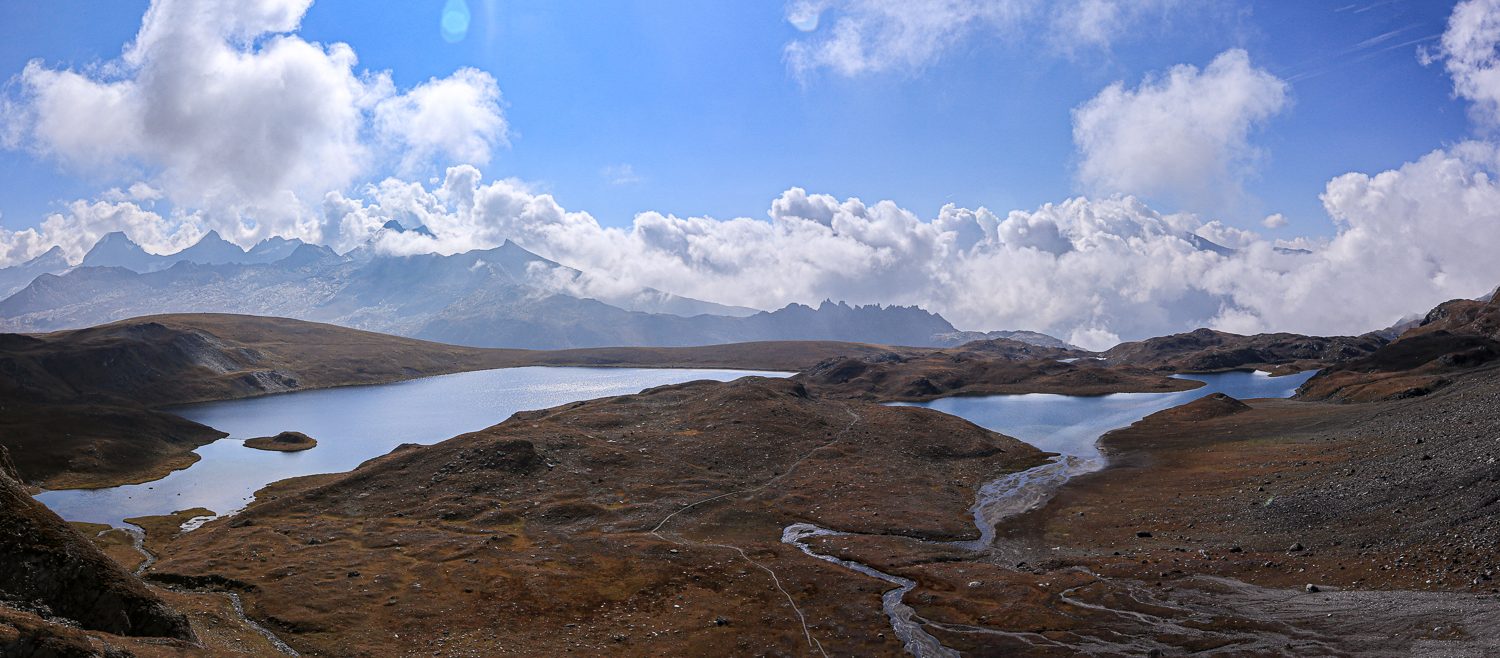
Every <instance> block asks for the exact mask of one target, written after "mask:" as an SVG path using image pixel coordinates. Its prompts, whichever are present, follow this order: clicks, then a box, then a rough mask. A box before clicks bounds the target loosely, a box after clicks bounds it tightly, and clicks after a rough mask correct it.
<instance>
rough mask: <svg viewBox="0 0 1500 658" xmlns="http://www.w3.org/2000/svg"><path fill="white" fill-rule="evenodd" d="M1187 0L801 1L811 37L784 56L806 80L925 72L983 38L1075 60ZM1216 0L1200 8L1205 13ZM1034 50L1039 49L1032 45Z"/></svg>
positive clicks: (793, 17)
mask: <svg viewBox="0 0 1500 658" xmlns="http://www.w3.org/2000/svg"><path fill="white" fill-rule="evenodd" d="M1182 4H1184V3H1182V2H1180V0H1057V1H1043V0H795V1H793V2H790V3H788V4H787V6H786V13H785V18H786V21H787V22H788V23H790V24H791V25H792V26H793V27H795V28H797V29H798V30H800V31H802V32H804V33H806V36H803V37H801V38H798V39H796V40H793V41H791V42H789V43H788V44H787V45H786V48H785V51H784V55H785V58H786V62H787V65H788V66H789V67H790V68H791V69H792V71H793V72H794V73H795V74H797V75H798V76H799V77H803V78H805V77H807V76H808V75H809V74H811V73H813V72H814V71H818V70H827V71H830V72H833V73H835V74H838V75H842V76H848V77H853V76H860V75H868V74H878V73H885V72H906V73H911V72H915V71H920V70H921V69H923V68H926V67H927V66H930V65H932V64H934V63H936V62H937V61H938V60H939V59H941V58H942V57H943V56H945V55H947V54H948V53H949V52H951V51H954V50H959V49H961V48H963V47H964V46H965V45H967V44H968V43H969V42H970V41H972V40H975V39H979V38H997V37H998V38H1005V39H1007V40H1010V41H1014V42H1023V43H1026V42H1028V41H1030V40H1035V41H1036V42H1038V43H1040V44H1042V45H1043V48H1041V49H1042V50H1048V49H1050V50H1053V51H1056V52H1058V53H1060V54H1063V55H1066V56H1069V57H1072V56H1076V55H1078V54H1080V53H1081V52H1084V51H1090V52H1107V51H1108V50H1109V49H1110V48H1111V47H1112V46H1113V45H1114V43H1115V42H1116V41H1117V40H1119V39H1121V38H1126V37H1131V36H1137V37H1138V36H1140V35H1141V34H1142V33H1143V32H1144V31H1145V30H1144V29H1143V26H1144V25H1145V24H1146V23H1147V22H1148V21H1153V20H1154V21H1156V22H1160V18H1161V17H1163V16H1165V15H1167V14H1168V13H1170V12H1173V11H1177V10H1178V7H1179V6H1180V5H1182ZM1215 4H1217V3H1216V2H1208V3H1197V4H1194V5H1193V7H1194V8H1195V9H1198V10H1201V9H1204V8H1206V7H1210V6H1213V5H1215ZM1026 45H1027V46H1028V47H1030V46H1031V45H1032V44H1030V43H1026Z"/></svg>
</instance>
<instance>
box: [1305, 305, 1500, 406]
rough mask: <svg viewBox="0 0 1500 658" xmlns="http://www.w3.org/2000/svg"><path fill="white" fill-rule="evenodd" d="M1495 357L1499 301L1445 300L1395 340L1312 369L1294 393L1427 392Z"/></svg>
mask: <svg viewBox="0 0 1500 658" xmlns="http://www.w3.org/2000/svg"><path fill="white" fill-rule="evenodd" d="M1496 360H1500V301H1497V300H1496V299H1495V298H1494V296H1493V295H1492V296H1491V297H1490V298H1489V299H1487V300H1484V301H1476V300H1467V299H1459V300H1453V301H1450V302H1445V303H1443V304H1442V305H1440V306H1438V307H1437V308H1435V309H1433V310H1432V311H1431V312H1430V313H1428V314H1427V315H1426V316H1425V317H1424V318H1423V319H1422V320H1421V321H1420V322H1419V323H1417V324H1416V325H1415V326H1413V327H1411V328H1410V329H1408V330H1407V331H1406V332H1405V333H1403V334H1401V336H1400V337H1398V338H1397V339H1396V340H1395V341H1393V342H1391V343H1390V344H1388V345H1385V346H1383V347H1381V348H1380V349H1378V350H1376V351H1374V352H1372V353H1370V354H1369V355H1366V356H1363V357H1360V358H1357V359H1352V360H1349V361H1346V362H1343V363H1340V364H1337V365H1334V366H1332V367H1329V368H1328V369H1326V370H1325V371H1323V372H1320V373H1318V375H1317V376H1315V377H1314V378H1313V379H1311V380H1309V381H1308V382H1307V383H1306V384H1304V385H1303V387H1302V390H1301V392H1300V397H1302V398H1304V399H1312V400H1335V401H1344V402H1369V401H1374V400H1390V399H1399V398H1411V397H1418V396H1422V395H1427V394H1428V393H1431V392H1433V391H1435V390H1437V389H1440V388H1443V387H1445V386H1448V385H1449V384H1452V383H1453V382H1454V381H1455V378H1456V377H1458V376H1460V375H1462V374H1463V373H1466V372H1468V371H1471V370H1473V369H1475V368H1480V367H1484V366H1486V365H1488V364H1491V363H1493V362H1495V361H1496Z"/></svg>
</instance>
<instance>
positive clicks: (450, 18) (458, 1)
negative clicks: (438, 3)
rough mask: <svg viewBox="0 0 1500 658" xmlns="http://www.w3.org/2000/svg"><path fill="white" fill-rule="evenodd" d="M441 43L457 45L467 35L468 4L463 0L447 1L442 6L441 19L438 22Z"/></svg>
mask: <svg viewBox="0 0 1500 658" xmlns="http://www.w3.org/2000/svg"><path fill="white" fill-rule="evenodd" d="M440 24H441V27H442V32H443V41H447V42H448V43H458V42H460V41H463V40H464V37H466V36H468V34H469V3H467V2H464V0H448V3H447V4H445V5H443V18H442V20H441V21H440Z"/></svg>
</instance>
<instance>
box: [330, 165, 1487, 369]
mask: <svg viewBox="0 0 1500 658" xmlns="http://www.w3.org/2000/svg"><path fill="white" fill-rule="evenodd" d="M1497 161H1500V158H1497V155H1496V151H1495V149H1494V147H1492V146H1489V145H1486V144H1480V143H1471V144H1465V145H1461V146H1459V147H1455V148H1453V149H1450V150H1445V151H1436V152H1434V153H1432V154H1429V155H1428V156H1426V157H1424V158H1422V159H1421V160H1419V161H1417V162H1414V163H1410V164H1408V165H1406V166H1404V167H1402V168H1401V169H1398V170H1394V171H1389V172H1383V173H1380V174H1378V175H1375V176H1366V175H1364V174H1348V175H1345V176H1341V177H1339V178H1337V179H1335V180H1333V181H1331V182H1330V183H1329V184H1328V189H1327V191H1326V192H1325V194H1324V195H1323V198H1324V203H1325V205H1326V206H1327V208H1328V212H1329V214H1330V215H1331V216H1332V217H1333V218H1335V220H1336V224H1335V227H1334V228H1335V230H1336V234H1335V236H1334V237H1333V238H1332V239H1330V240H1327V241H1324V242H1321V243H1320V242H1314V241H1309V240H1306V239H1302V240H1297V241H1292V242H1285V241H1277V242H1274V243H1273V242H1268V241H1266V240H1265V239H1263V238H1261V237H1260V236H1258V235H1256V234H1255V233H1253V232H1250V231H1244V230H1241V229H1236V228H1234V227H1231V226H1227V225H1224V224H1223V223H1221V222H1216V221H1215V222H1204V221H1202V220H1201V219H1199V218H1198V217H1196V216H1194V215H1188V214H1162V213H1159V212H1157V211H1155V210H1152V209H1151V208H1150V207H1148V206H1147V205H1146V204H1144V203H1143V202H1141V201H1139V200H1137V199H1135V198H1131V197H1107V198H1100V199H1086V198H1076V199H1069V200H1067V201H1064V202H1061V203H1056V204H1047V205H1044V206H1042V207H1040V208H1037V209H1035V210H1031V211H1011V212H1009V213H1006V214H1005V215H1004V216H1003V218H1002V216H1000V215H997V214H996V213H993V212H991V211H989V210H987V209H984V208H978V209H966V208H959V207H956V206H952V205H949V206H945V207H943V208H942V209H940V210H939V212H938V213H937V216H935V217H930V218H924V217H922V216H920V215H918V214H917V213H915V212H912V211H910V210H908V209H905V208H901V207H899V206H897V205H896V204H894V203H892V202H890V201H880V202H877V203H867V202H864V201H861V200H859V199H843V200H840V199H837V198H835V197H832V196H828V195H822V194H810V193H808V192H806V191H804V190H802V189H800V188H792V189H789V190H787V191H786V192H784V193H783V194H781V195H780V196H779V197H778V198H776V199H774V200H772V202H771V204H770V208H769V210H768V213H767V214H768V220H761V219H750V218H736V219H725V220H721V219H714V218H708V217H677V216H673V215H664V214H661V213H655V212H647V213H641V214H640V215H638V216H636V218H635V221H634V222H633V223H632V224H631V225H630V226H627V227H606V226H602V225H600V224H599V222H598V221H596V220H595V219H594V218H593V217H592V216H590V215H589V214H587V213H583V212H576V211H569V210H567V209H566V208H564V207H562V206H561V205H560V204H559V203H558V202H557V201H556V200H555V199H554V198H553V197H551V196H550V195H547V194H539V193H537V192H535V191H534V190H531V189H529V188H528V187H527V186H526V185H525V184H523V183H521V182H518V181H514V180H499V181H493V182H488V183H486V182H484V181H483V180H482V176H481V175H480V172H479V171H478V170H476V169H474V168H472V167H455V168H453V169H450V170H449V172H448V175H447V176H446V178H445V179H444V180H443V181H442V182H441V183H440V184H438V185H435V186H432V187H431V188H428V187H424V186H422V185H420V184H416V183H409V182H404V181H399V180H389V181H386V182H385V183H382V184H381V185H378V186H370V187H367V188H365V189H364V190H363V193H362V195H361V196H360V198H356V199H349V198H344V197H342V196H338V195H330V199H329V202H328V204H327V207H328V209H329V213H328V214H329V216H328V221H329V223H330V227H334V228H330V231H335V230H337V231H342V232H343V238H342V240H343V244H345V245H346V246H352V245H357V244H362V243H364V242H365V241H366V240H368V239H369V238H370V237H371V236H373V235H375V234H376V230H377V229H378V227H379V226H380V225H381V224H383V223H384V222H385V221H387V220H389V219H400V220H401V221H403V223H405V224H407V225H408V226H411V225H414V224H416V223H422V224H425V225H426V226H428V227H429V228H430V229H432V230H433V232H434V233H435V237H433V238H427V237H424V236H420V235H417V234H413V233H410V232H408V233H403V234H392V233H389V232H385V233H381V234H380V236H381V238H380V240H381V241H380V242H379V243H378V244H377V248H378V249H381V250H383V251H386V252H391V253H420V252H428V251H433V250H438V251H442V252H444V253H453V252H458V251H464V250H468V249H474V248H485V247H492V246H495V245H498V244H500V243H501V242H503V241H504V240H505V239H506V238H510V239H512V240H514V241H516V242H517V243H519V244H521V245H522V246H524V247H526V248H528V249H531V250H533V251H536V252H537V253H539V254H541V255H543V256H546V257H548V258H552V259H554V260H557V261H559V262H562V263H564V264H566V265H570V266H573V267H576V268H579V269H581V270H583V271H584V272H585V273H586V276H585V277H583V278H582V279H577V280H575V279H568V280H565V281H558V282H557V285H558V287H559V288H560V289H563V290H565V291H567V292H570V293H573V294H585V295H591V296H596V297H605V298H609V297H611V296H619V295H621V294H624V293H625V292H628V291H629V290H632V289H635V288H639V287H654V288H657V289H661V290H666V291H669V292H674V293H677V294H682V295H688V296H692V297H698V298H701V299H707V300H710V301H715V302H720V303H726V304H735V305H743V306H752V307H757V308H776V307H779V306H781V305H784V304H786V303H788V302H793V301H797V302H804V303H816V302H818V301H819V300H822V299H824V298H834V299H845V300H848V301H850V302H856V303H874V302H880V303H888V304H892V303H893V304H919V305H921V306H923V307H925V308H928V309H931V310H934V311H937V312H940V313H942V314H943V315H944V316H945V317H947V318H948V319H949V320H950V321H952V322H954V324H956V325H957V326H959V327H961V328H971V329H998V328H1025V329H1035V330H1040V331H1046V332H1049V333H1052V334H1054V335H1058V336H1063V337H1066V338H1069V339H1070V340H1073V341H1074V342H1077V343H1080V344H1086V345H1089V346H1105V345H1107V344H1108V343H1109V342H1112V341H1114V340H1117V339H1118V338H1119V337H1124V338H1126V339H1133V338H1140V337H1144V336H1149V335H1158V334H1162V333H1169V332H1175V331H1184V330H1188V329H1192V328H1195V327H1198V326H1214V327H1218V328H1223V329H1229V330H1238V331H1252V332H1253V331H1269V330H1276V331H1299V332H1305V333H1318V334H1337V333H1361V332H1364V331H1369V330H1372V329H1377V328H1380V327H1383V326H1386V325H1388V324H1390V323H1391V322H1393V321H1394V320H1396V319H1397V318H1399V317H1401V316H1404V315H1406V314H1408V313H1410V312H1412V311H1414V310H1421V309H1424V308H1428V307H1431V306H1433V305H1435V304H1437V303H1438V302H1441V301H1444V300H1447V299H1450V298H1454V297H1462V296H1473V295H1477V294H1479V293H1482V292H1483V291H1485V290H1488V289H1490V288H1492V287H1493V286H1494V285H1495V284H1496V283H1500V261H1497V260H1496V259H1494V258H1492V257H1490V256H1489V254H1491V253H1492V252H1494V251H1495V250H1496V249H1500V187H1497V186H1496V184H1495V182H1494V179H1493V177H1492V176H1493V175H1492V174H1491V173H1489V172H1492V171H1494V169H1495V163H1496V162H1497ZM1191 233H1196V234H1198V235H1200V236H1203V237H1206V238H1208V239H1210V240H1213V241H1215V242H1218V243H1220V244H1223V245H1225V246H1228V247H1232V248H1235V249H1236V250H1237V251H1235V252H1234V253H1233V254H1232V255H1221V254H1216V253H1213V252H1210V251H1205V250H1201V249H1197V248H1195V247H1194V246H1193V245H1192V244H1191V243H1190V242H1189V241H1188V240H1187V239H1186V238H1187V237H1188V236H1189V234H1191ZM1278 246H1292V247H1297V248H1301V249H1307V250H1309V251H1311V252H1312V253H1307V254H1288V253H1284V252H1280V251H1277V250H1276V249H1275V247H1278Z"/></svg>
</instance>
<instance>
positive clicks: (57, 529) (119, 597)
mask: <svg viewBox="0 0 1500 658" xmlns="http://www.w3.org/2000/svg"><path fill="white" fill-rule="evenodd" d="M0 454H3V453H0ZM0 564H3V565H4V568H3V569H0V600H3V601H4V602H5V603H6V604H8V605H10V606H11V607H14V608H16V609H20V610H26V611H30V612H34V613H36V614H38V615H40V616H42V617H43V618H47V619H59V618H60V619H63V620H68V621H71V622H74V623H76V624H77V625H78V626H81V627H83V628H86V629H89V630H97V631H104V632H107V633H113V634H116V635H133V636H151V637H170V638H177V639H181V640H192V639H193V632H192V630H191V628H190V627H189V626H188V621H187V619H186V618H185V617H183V616H182V615H181V614H178V613H177V612H176V611H174V610H172V609H171V608H170V607H168V606H167V605H166V604H165V603H163V602H162V600H161V599H160V598H158V597H157V595H156V594H155V593H153V592H152V591H151V590H149V589H147V588H146V586H145V585H144V584H142V583H141V581H140V580H138V579H136V578H135V576H132V575H130V574H129V573H126V572H125V570H124V569H123V568H121V567H120V566H119V565H118V564H115V563H114V562H113V561H112V560H110V559H109V558H108V557H106V556H105V555H104V553H103V552H101V551H100V550H99V549H98V548H97V547H95V546H94V544H92V543H90V542H89V541H88V540H87V539H85V538H84V537H83V536H82V535H80V534H78V531H76V530H74V529H73V528H72V527H71V526H69V525H68V524H67V523H65V522H64V521H63V520H62V519H61V518H59V517H58V516H57V515H56V514H53V513H52V511H51V510H49V509H47V508H46V507H44V506H42V504H41V503H38V502H36V501H35V500H33V499H32V498H31V496H30V495H28V494H27V493H26V491H25V490H24V489H23V488H22V487H21V483H20V482H18V481H17V480H16V479H15V478H14V477H13V476H12V475H11V473H10V472H8V470H7V469H6V468H4V467H3V466H0ZM14 641H15V642H17V643H21V644H22V645H24V644H25V643H26V642H28V641H29V639H28V638H26V637H19V638H15V639H14ZM9 642H10V640H7V641H6V644H8V643H9ZM6 644H0V655H14V654H12V653H10V651H11V649H10V648H7V646H6Z"/></svg>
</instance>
